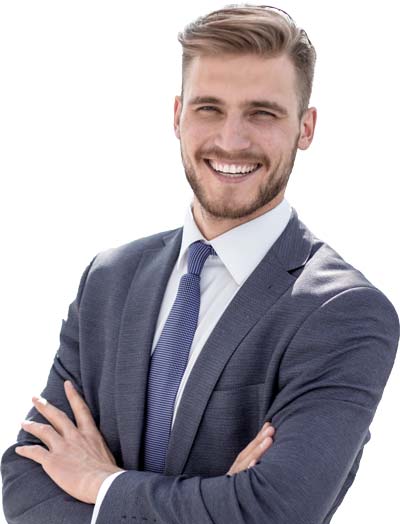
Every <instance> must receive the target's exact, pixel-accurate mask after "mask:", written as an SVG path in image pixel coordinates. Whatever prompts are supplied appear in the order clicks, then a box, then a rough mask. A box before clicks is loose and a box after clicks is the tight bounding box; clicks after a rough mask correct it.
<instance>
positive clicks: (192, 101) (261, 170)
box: [174, 55, 316, 220]
mask: <svg viewBox="0 0 400 524" xmlns="http://www.w3.org/2000/svg"><path fill="white" fill-rule="evenodd" d="M297 89H298V88H297V82H296V76H295V70H294V66H293V65H292V63H291V62H290V60H289V58H287V57H286V56H280V57H276V58H261V57H258V56H254V55H239V56H238V55H219V56H217V57H216V56H208V55H207V56H205V55H203V56H197V57H195V58H194V59H193V61H192V62H191V64H190V65H189V67H188V69H187V71H186V75H185V82H184V97H183V100H182V99H181V97H176V99H175V108H174V126H175V133H176V136H177V137H178V138H179V139H180V143H181V156H182V161H183V166H184V170H185V173H186V177H187V180H188V181H189V184H190V185H191V187H192V189H193V192H194V201H193V206H194V210H196V209H198V208H199V207H200V208H201V211H202V212H204V213H206V214H207V215H208V216H209V217H213V218H215V219H228V220H229V219H244V220H249V219H251V218H253V217H255V216H258V215H259V214H261V213H263V212H265V211H266V210H268V209H269V208H272V207H274V205H276V204H277V203H279V201H280V200H282V199H283V195H284V190H285V187H286V184H287V181H288V179H289V175H290V173H291V171H292V168H293V163H294V160H295V157H296V153H297V149H298V148H300V149H306V148H307V147H308V146H309V144H310V143H311V140H312V136H313V130H314V126H315V119H316V112H315V109H314V108H311V109H309V110H308V111H307V112H306V114H305V115H304V116H303V117H302V119H301V120H299V117H298V112H299V107H298V98H297V94H296V91H297Z"/></svg>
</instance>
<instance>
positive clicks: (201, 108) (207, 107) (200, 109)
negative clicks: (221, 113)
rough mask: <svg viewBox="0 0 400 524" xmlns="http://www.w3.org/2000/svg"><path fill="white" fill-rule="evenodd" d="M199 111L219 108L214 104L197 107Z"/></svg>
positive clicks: (210, 110)
mask: <svg viewBox="0 0 400 524" xmlns="http://www.w3.org/2000/svg"><path fill="white" fill-rule="evenodd" d="M197 111H205V112H212V111H218V109H217V108H216V107H214V106H201V107H198V108H197Z"/></svg>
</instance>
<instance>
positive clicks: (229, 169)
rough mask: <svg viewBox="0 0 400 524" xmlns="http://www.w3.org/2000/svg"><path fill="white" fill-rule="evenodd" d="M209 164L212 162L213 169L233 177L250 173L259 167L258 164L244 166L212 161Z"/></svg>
mask: <svg viewBox="0 0 400 524" xmlns="http://www.w3.org/2000/svg"><path fill="white" fill-rule="evenodd" d="M209 162H210V165H211V167H212V168H213V169H214V170H215V171H219V172H221V173H225V174H231V175H237V174H244V173H250V172H251V171H254V170H255V169H256V168H257V166H258V164H243V165H234V164H230V165H229V164H219V163H218V162H214V160H210V161H209Z"/></svg>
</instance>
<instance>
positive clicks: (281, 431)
mask: <svg viewBox="0 0 400 524" xmlns="http://www.w3.org/2000/svg"><path fill="white" fill-rule="evenodd" d="M180 41H181V43H182V45H183V82H182V93H181V96H180V97H177V98H176V100H175V118H174V124H175V133H176V135H177V137H178V139H179V140H180V145H181V154H182V161H183V166H184V169H185V173H186V177H187V179H188V181H189V183H190V185H191V187H192V189H193V192H194V197H193V203H192V206H191V208H190V210H189V212H188V214H187V216H186V219H185V223H184V227H183V228H179V229H176V230H173V231H168V232H164V233H159V234H156V235H153V236H151V237H147V238H143V239H139V240H136V241H135V242H132V243H130V244H128V245H125V246H122V247H119V248H117V249H113V250H109V251H107V252H104V253H100V254H99V255H97V256H96V257H95V258H94V259H93V261H92V262H91V264H90V265H89V266H88V268H87V269H86V271H85V273H84V274H83V277H82V279H81V284H80V287H79V290H78V295H77V298H76V300H75V301H74V302H73V304H72V305H71V306H70V310H69V315H68V319H67V321H66V322H64V323H63V327H62V331H61V337H60V338H61V345H60V349H59V351H58V353H57V355H56V358H55V360H54V365H53V367H52V369H51V371H50V375H49V379H48V383H47V386H46V388H45V389H44V391H43V397H44V398H39V399H37V398H34V400H33V401H34V408H33V410H32V411H31V412H30V413H29V416H28V418H29V420H28V422H27V423H25V424H24V425H23V431H22V432H21V433H20V435H19V438H18V446H17V447H15V446H12V447H11V448H9V450H7V451H6V453H5V454H4V456H3V461H2V474H3V482H4V490H3V497H4V508H5V513H6V516H7V518H8V521H9V522H10V523H14V524H17V523H18V524H28V523H29V524H33V523H41V524H42V523H52V524H56V523H61V522H63V523H66V522H68V523H72V524H75V523H80V524H81V523H85V522H87V523H89V522H96V523H97V524H113V523H121V522H126V523H127V522H138V521H146V522H159V523H161V522H162V523H191V524H200V523H201V524H204V523H216V524H222V523H230V524H231V523H232V524H233V523H261V522H263V523H271V524H281V523H282V524H283V523H284V524H288V523H290V524H298V523H300V522H302V523H307V524H322V523H323V524H326V523H328V522H330V520H331V517H332V515H333V514H334V512H335V510H336V509H337V507H338V506H339V504H340V503H341V501H342V500H343V497H344V495H345V493H346V491H347V490H348V488H349V487H350V485H351V484H352V482H353V480H354V477H355V474H356V472H357V469H358V465H359V462H360V459H361V455H362V451H363V447H364V445H365V443H366V442H368V440H369V438H370V434H369V431H368V428H369V426H370V424H371V421H372V419H373V416H374V414H375V411H376V408H377V405H378V403H379V401H380V399H381V396H382V393H383V390H384V387H385V385H386V382H387V379H388V377H389V374H390V371H391V369H392V366H393V363H394V359H395V354H396V349H397V344H398V338H399V322H398V317H397V315H396V312H395V310H394V308H393V306H392V305H391V304H390V302H389V301H388V299H387V298H386V297H385V296H384V295H383V294H382V293H381V292H380V291H379V290H378V289H376V288H375V287H374V286H373V285H372V284H371V283H370V282H369V281H368V280H367V279H366V278H365V277H364V276H363V275H362V274H361V273H360V272H359V271H357V270H356V269H354V268H353V267H352V266H351V265H349V264H348V263H347V262H345V261H344V260H343V259H342V258H341V257H340V256H339V255H338V254H337V253H336V252H335V251H334V250H333V249H332V248H331V247H330V246H328V245H327V244H325V243H324V242H322V241H320V240H318V239H316V238H315V237H314V236H313V235H312V233H311V232H310V231H309V230H308V229H307V228H306V226H305V225H304V224H302V223H301V222H300V220H299V218H298V216H297V213H296V212H295V210H294V209H291V208H290V206H289V204H288V202H287V201H286V200H285V199H284V193H285V188H286V185H287V182H288V179H289V176H290V173H291V171H292V167H293V164H294V161H295V156H296V152H297V149H303V150H304V149H307V148H308V147H309V146H310V144H311V142H312V139H313V134H314V129H315V123H316V110H315V108H312V107H308V104H309V98H310V93H311V86H312V79H313V70H314V62H315V51H314V48H313V46H312V45H311V43H310V41H309V40H308V37H307V35H306V34H305V32H304V31H303V30H300V29H299V28H297V27H296V26H295V24H294V22H293V21H292V20H291V19H290V17H288V16H287V15H286V14H284V13H283V12H281V11H280V10H277V9H275V8H263V7H250V6H243V7H232V6H231V7H228V8H226V9H222V10H220V11H217V12H214V13H210V14H209V15H207V16H206V17H203V18H202V19H199V20H197V21H196V22H195V23H194V24H191V25H190V26H188V27H187V28H186V30H185V31H184V32H183V33H182V34H181V35H180ZM72 384H73V385H72ZM77 390H78V391H79V393H80V394H78V392H77ZM264 423H266V424H265V425H264ZM269 423H271V425H272V428H271V426H269ZM97 428H98V429H97ZM268 428H269V429H268ZM274 429H275V430H276V432H275V435H274ZM264 431H266V432H265V433H264ZM254 435H256V438H255V439H254V440H253V441H252V439H253V438H254ZM268 435H269V437H272V436H273V435H274V443H273V444H272V445H271V442H272V441H271V438H269V440H268V441H265V437H266V436H268ZM249 442H250V444H248V443H249ZM261 442H267V445H265V446H264V448H261V447H260V446H259V445H260V443H261ZM247 444H248V445H247ZM243 448H244V450H243ZM241 450H243V451H242V452H241ZM266 450H267V452H266V453H265V451H266ZM240 452H241V453H240ZM227 472H228V474H226V473H227ZM94 504H95V509H94V510H93V505H94Z"/></svg>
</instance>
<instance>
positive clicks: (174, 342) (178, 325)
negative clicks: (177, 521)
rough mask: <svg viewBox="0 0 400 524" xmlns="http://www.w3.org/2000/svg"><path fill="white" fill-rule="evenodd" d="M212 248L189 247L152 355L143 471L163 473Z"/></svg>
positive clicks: (197, 244)
mask: <svg viewBox="0 0 400 524" xmlns="http://www.w3.org/2000/svg"><path fill="white" fill-rule="evenodd" d="M210 254H213V255H216V252H215V251H214V249H213V247H212V246H210V245H208V244H205V243H204V242H202V241H197V242H194V243H193V244H191V245H190V246H189V257H188V272H187V273H186V275H183V276H182V277H181V280H180V282H179V288H178V293H177V295H176V298H175V302H174V304H173V306H172V308H171V311H170V313H169V315H168V318H167V320H166V322H165V325H164V328H163V330H162V332H161V335H160V338H159V340H158V342H157V345H156V347H155V349H154V351H153V354H152V357H151V363H150V372H149V377H148V383H147V413H146V428H145V439H144V444H145V447H144V469H145V471H152V472H154V473H163V471H164V466H165V459H166V454H167V448H168V441H169V435H170V429H171V424H172V418H173V412H174V404H175V397H176V394H177V392H178V389H179V384H180V383H181V379H182V376H183V373H184V371H185V368H186V364H187V361H188V357H189V351H190V347H191V345H192V341H193V337H194V333H195V331H196V327H197V322H198V318H199V309H200V273H201V270H202V269H203V265H204V262H205V261H206V259H207V257H208V256H209V255H210Z"/></svg>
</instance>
